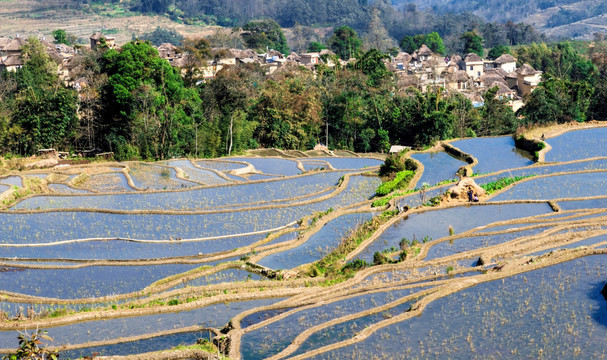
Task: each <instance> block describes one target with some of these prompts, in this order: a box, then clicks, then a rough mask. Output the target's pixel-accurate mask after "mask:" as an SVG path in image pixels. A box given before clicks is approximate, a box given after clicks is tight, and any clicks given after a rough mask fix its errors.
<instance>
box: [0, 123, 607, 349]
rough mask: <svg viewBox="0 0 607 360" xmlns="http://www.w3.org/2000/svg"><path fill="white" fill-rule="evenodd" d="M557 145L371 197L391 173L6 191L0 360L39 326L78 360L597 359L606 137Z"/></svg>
mask: <svg viewBox="0 0 607 360" xmlns="http://www.w3.org/2000/svg"><path fill="white" fill-rule="evenodd" d="M567 130H569V131H567V132H564V133H563V132H562V131H560V132H552V130H550V129H546V130H536V131H535V132H532V133H529V134H528V137H529V138H533V137H534V135H537V134H536V132H538V131H539V132H541V133H542V134H545V137H546V138H547V139H546V140H545V142H546V145H545V147H544V149H543V150H541V151H540V154H538V155H539V156H538V158H540V159H545V160H546V161H548V162H543V163H534V162H533V161H532V160H530V159H531V156H530V154H528V153H525V152H524V151H520V150H517V149H515V147H514V141H513V140H512V139H511V138H509V137H493V138H474V139H462V140H457V141H451V142H449V143H448V144H444V145H443V147H442V148H444V151H445V152H442V151H443V150H437V149H433V150H432V151H434V152H435V153H432V152H430V151H427V152H421V153H415V154H408V155H407V156H411V157H412V158H413V159H414V161H416V162H417V166H418V169H417V173H416V175H415V177H414V178H413V180H412V182H411V183H410V184H409V186H408V187H405V188H403V189H400V190H397V191H396V192H394V193H391V194H389V195H386V196H385V197H383V198H379V199H378V198H373V196H374V194H375V189H376V188H377V186H378V185H379V184H380V183H381V181H380V179H379V178H378V177H377V176H376V171H377V169H378V166H379V165H380V164H381V163H382V161H381V160H379V159H375V158H366V157H357V156H354V155H353V154H350V153H347V152H340V153H337V154H332V155H331V154H327V153H322V152H313V151H312V152H308V153H301V152H296V153H286V152H282V151H279V150H262V151H259V152H257V153H255V154H256V155H257V156H248V157H238V158H222V159H212V160H209V159H201V160H186V159H180V160H171V161H168V162H163V163H140V162H128V163H96V164H86V165H71V166H63V167H59V168H54V169H40V170H30V171H25V172H19V171H11V172H9V173H5V174H4V175H3V176H2V177H1V178H0V191H2V193H1V194H0V197H1V198H2V200H3V204H4V206H5V210H3V211H1V212H0V254H1V255H0V300H1V301H0V354H2V353H9V352H11V351H12V350H13V349H14V348H15V347H16V345H17V342H16V339H17V334H18V333H17V330H23V329H30V330H32V329H36V328H37V327H39V328H43V329H47V330H48V332H49V335H50V336H51V337H53V339H54V340H55V341H54V342H53V343H52V344H50V346H60V345H65V347H62V348H61V351H62V352H63V356H65V357H71V358H74V357H77V356H84V355H91V354H93V353H100V355H103V356H114V355H134V354H139V353H144V352H147V353H146V354H145V355H143V357H139V358H147V359H162V358H175V359H179V358H182V359H189V358H198V357H200V356H207V355H208V352H209V351H210V352H212V353H214V354H217V353H220V354H223V355H226V356H229V358H233V359H266V358H272V359H282V358H295V359H304V358H315V359H344V358H361V359H363V358H365V359H368V358H390V359H394V358H446V357H449V358H461V357H469V356H470V354H473V356H474V357H479V358H503V357H515V358H518V357H520V358H530V357H531V358H537V357H547V358H572V357H575V356H578V357H580V358H593V357H601V356H603V355H604V354H605V353H606V352H607V344H606V343H605V341H604V339H605V336H606V335H607V299H606V298H605V297H604V293H605V292H606V291H607V290H605V287H606V286H607V261H605V260H606V257H607V193H606V190H605V189H607V176H605V175H607V144H606V143H605V139H606V138H607V136H606V135H607V127H597V128H588V129H580V128H579V127H572V128H568V129H567ZM534 141H540V140H539V137H538V138H537V139H535V140H534ZM572 144H575V145H576V146H571V145H572ZM436 151H439V152H438V153H436ZM449 153H458V154H465V155H466V158H467V159H469V160H470V161H468V162H462V161H460V160H458V159H454V158H451V157H450V155H449ZM335 155H339V156H335ZM461 167H468V168H471V169H473V170H475V171H477V172H478V173H479V174H478V175H476V176H474V177H472V179H474V181H475V183H476V184H478V185H480V186H481V187H482V189H483V190H482V191H480V190H479V196H480V201H479V202H476V203H475V202H467V201H466V200H465V199H461V198H457V199H456V198H454V195H452V194H455V192H456V191H457V189H456V188H452V187H453V186H454V183H453V181H454V180H453V178H454V177H455V173H456V171H458V169H459V168H461ZM466 181H469V180H466ZM479 189H480V188H479ZM32 192H34V193H35V194H34V193H32ZM446 192H447V193H446ZM463 197H464V198H465V195H464V196H463ZM523 330H524V331H523ZM521 334H524V336H521ZM178 346H179V347H178ZM205 354H206V355H205ZM223 355H222V356H223ZM208 356H210V355H208Z"/></svg>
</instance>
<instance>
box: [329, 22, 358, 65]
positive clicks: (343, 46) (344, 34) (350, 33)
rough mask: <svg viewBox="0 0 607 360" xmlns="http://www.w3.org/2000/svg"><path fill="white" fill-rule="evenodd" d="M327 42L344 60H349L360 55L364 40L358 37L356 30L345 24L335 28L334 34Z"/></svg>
mask: <svg viewBox="0 0 607 360" xmlns="http://www.w3.org/2000/svg"><path fill="white" fill-rule="evenodd" d="M327 44H328V45H329V48H330V49H331V50H332V51H333V52H334V53H336V54H337V55H338V56H339V57H340V58H341V59H342V60H348V59H350V58H357V57H358V56H359V55H360V51H361V50H360V48H361V46H362V40H361V39H360V38H359V37H358V34H357V33H356V31H354V30H353V29H352V28H351V27H349V26H345V25H344V26H340V27H338V28H336V29H335V30H333V35H332V36H331V37H330V38H329V40H328V41H327Z"/></svg>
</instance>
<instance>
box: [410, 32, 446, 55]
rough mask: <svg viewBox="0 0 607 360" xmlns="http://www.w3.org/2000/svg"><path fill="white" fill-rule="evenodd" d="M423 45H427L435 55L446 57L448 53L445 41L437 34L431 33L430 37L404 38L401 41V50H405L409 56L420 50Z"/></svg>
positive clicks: (420, 35) (419, 35)
mask: <svg viewBox="0 0 607 360" xmlns="http://www.w3.org/2000/svg"><path fill="white" fill-rule="evenodd" d="M422 44H426V46H428V48H429V49H430V50H432V51H433V52H435V53H438V54H441V55H444V54H445V52H446V49H445V44H444V43H443V39H442V38H441V37H440V35H439V34H438V33H437V32H431V33H430V34H428V35H422V34H418V35H415V36H410V35H407V36H405V37H403V38H402V40H401V41H400V47H401V49H403V51H404V52H407V53H409V54H412V53H413V52H415V51H416V50H417V49H419V48H420V46H422Z"/></svg>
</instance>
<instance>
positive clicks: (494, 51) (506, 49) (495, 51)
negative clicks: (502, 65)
mask: <svg viewBox="0 0 607 360" xmlns="http://www.w3.org/2000/svg"><path fill="white" fill-rule="evenodd" d="M504 54H511V55H512V52H511V51H510V46H506V45H495V46H494V47H492V48H491V50H489V54H488V55H487V57H488V58H489V59H492V60H495V59H497V58H498V57H500V56H502V55H504Z"/></svg>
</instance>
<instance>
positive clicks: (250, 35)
mask: <svg viewBox="0 0 607 360" xmlns="http://www.w3.org/2000/svg"><path fill="white" fill-rule="evenodd" d="M242 30H243V31H244V33H243V34H242V38H243V39H244V42H245V44H246V45H247V46H248V47H249V48H251V49H257V50H262V51H265V50H266V48H270V49H274V50H277V51H279V52H281V53H283V54H285V55H287V54H288V53H289V46H288V45H287V39H286V38H285V35H284V33H283V32H282V29H281V28H280V25H278V23H276V21H274V20H260V21H251V22H249V23H247V24H246V25H244V26H243V27H242Z"/></svg>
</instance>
